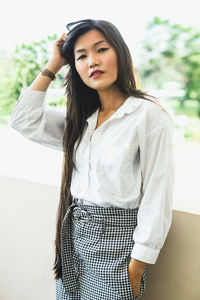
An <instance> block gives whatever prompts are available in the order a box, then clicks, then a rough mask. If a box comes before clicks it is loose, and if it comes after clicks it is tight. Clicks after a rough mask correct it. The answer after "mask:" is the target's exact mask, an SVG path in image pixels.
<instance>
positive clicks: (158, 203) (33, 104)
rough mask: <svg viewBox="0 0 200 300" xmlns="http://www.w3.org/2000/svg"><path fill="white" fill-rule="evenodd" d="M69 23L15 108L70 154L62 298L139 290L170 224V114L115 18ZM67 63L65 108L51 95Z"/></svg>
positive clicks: (25, 127) (61, 227)
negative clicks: (139, 74) (140, 71)
mask: <svg viewBox="0 0 200 300" xmlns="http://www.w3.org/2000/svg"><path fill="white" fill-rule="evenodd" d="M67 28H68V30H69V32H68V34H65V33H64V34H63V35H62V36H61V37H60V38H59V39H58V40H57V41H56V42H55V44H54V51H53V54H52V57H51V58H50V60H49V62H48V63H47V65H46V66H45V68H44V70H43V71H42V72H41V73H40V74H39V75H38V77H37V78H36V79H35V80H34V82H33V83H32V84H31V86H30V87H29V88H24V89H23V90H22V92H21V95H20V97H19V100H18V102H17V103H16V105H15V107H14V109H13V112H12V114H11V117H10V125H11V126H12V127H13V128H15V129H16V130H17V131H19V132H20V133H21V134H23V135H24V136H25V137H26V138H28V139H30V140H32V141H35V142H37V143H40V144H42V145H44V146H48V147H51V148H54V149H58V150H61V151H63V153H64V159H63V172H62V183H61V193H60V203H59V207H58V214H57V233H56V240H55V246H56V247H55V248H56V257H55V263H54V268H53V269H54V272H55V279H56V299H57V300H66V299H82V300H95V299H96V300H97V299H98V300H101V299H105V300H108V299H112V300H114V299H123V300H125V299H139V298H140V297H141V296H142V295H143V293H144V290H145V287H146V274H147V267H148V264H155V263H156V260H157V258H158V255H159V252H160V250H161V248H162V246H163V244H164V241H165V239H166V236H167V234H168V231H169V229H170V226H171V219H172V199H173V185H174V155H173V147H172V133H173V121H172V119H171V118H170V115H169V114H168V113H167V111H166V110H165V109H164V108H163V107H162V106H161V105H160V104H159V101H157V100H156V99H155V98H154V97H152V96H150V95H148V94H147V93H145V92H143V91H142V90H140V89H139V88H138V86H137V82H136V74H135V71H134V67H133V63H132V58H131V55H130V52H129V50H128V47H127V45H126V43H125V42H124V40H123V38H122V36H121V34H120V33H119V31H118V29H117V28H116V27H115V26H114V25H113V24H111V23H110V22H108V21H104V20H92V19H87V20H81V21H79V22H74V23H70V24H68V25H67ZM66 65H67V67H68V70H67V75H66V83H65V85H66V95H67V103H66V108H67V109H66V114H64V113H62V112H59V111H55V110H53V109H51V108H50V107H49V106H47V105H45V95H46V91H47V89H48V87H49V85H50V83H51V81H52V79H55V74H56V73H57V72H58V71H59V70H60V69H61V68H62V67H63V66H66Z"/></svg>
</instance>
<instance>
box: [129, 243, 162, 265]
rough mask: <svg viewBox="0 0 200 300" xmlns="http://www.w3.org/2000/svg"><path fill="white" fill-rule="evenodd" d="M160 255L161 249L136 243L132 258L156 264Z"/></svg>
mask: <svg viewBox="0 0 200 300" xmlns="http://www.w3.org/2000/svg"><path fill="white" fill-rule="evenodd" d="M159 253H160V250H159V249H155V248H150V247H147V246H145V245H141V244H137V243H135V244H134V247H133V250H132V252H131V257H132V258H135V259H137V260H140V261H143V262H146V263H148V264H155V262H156V260H157V258H158V255H159Z"/></svg>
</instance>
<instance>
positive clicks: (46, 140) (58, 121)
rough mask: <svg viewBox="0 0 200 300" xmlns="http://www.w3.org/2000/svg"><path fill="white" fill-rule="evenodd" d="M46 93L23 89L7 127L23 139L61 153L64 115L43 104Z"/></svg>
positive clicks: (64, 122) (64, 123)
mask: <svg viewBox="0 0 200 300" xmlns="http://www.w3.org/2000/svg"><path fill="white" fill-rule="evenodd" d="M45 96H46V92H42V91H35V90H31V89H29V88H23V89H22V91H21V94H20V97H19V99H18V101H17V103H16V104H15V105H14V108H13V110H12V113H11V115H10V118H9V122H8V124H9V126H11V127H12V128H14V129H15V130H17V131H18V132H19V133H21V134H22V135H23V136H24V137H25V138H27V139H30V140H31V141H33V142H36V143H39V144H41V145H44V146H47V147H49V148H52V149H55V150H59V151H63V145H62V140H63V135H64V129H65V125H66V121H65V113H64V112H61V111H56V110H54V109H52V108H51V107H50V106H49V105H47V104H46V103H45Z"/></svg>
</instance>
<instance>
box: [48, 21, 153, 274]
mask: <svg viewBox="0 0 200 300" xmlns="http://www.w3.org/2000/svg"><path fill="white" fill-rule="evenodd" d="M92 29H96V30H99V32H101V33H102V34H103V35H104V36H105V37H106V39H107V40H108V41H109V43H110V44H111V45H112V46H113V47H114V48H115V50H116V53H117V64H118V74H117V80H116V85H117V87H118V89H119V91H120V92H122V93H123V94H126V95H128V96H133V100H132V101H134V97H136V98H142V99H146V100H149V101H153V102H157V100H156V98H155V97H153V96H151V95H149V94H147V93H146V92H144V91H142V90H140V89H139V88H138V84H137V74H136V71H135V69H134V66H133V62H132V57H131V54H130V51H129V49H128V47H127V45H126V43H125V41H124V39H123V37H122V36H121V34H120V32H119V30H118V29H117V28H116V27H115V26H114V25H113V24H112V23H110V22H108V21H105V20H93V19H89V20H88V19H87V21H85V22H81V23H80V24H79V25H77V26H75V27H74V28H73V29H72V30H71V31H70V32H69V33H68V35H67V39H66V42H65V43H64V45H63V47H62V49H61V53H62V56H63V57H65V58H66V60H67V62H68V72H67V75H66V78H65V86H66V96H67V102H66V108H67V109H66V128H65V132H64V137H63V149H64V155H63V165H62V181H61V189H60V202H59V206H58V211H57V228H56V239H55V262H54V267H53V270H54V273H55V277H54V278H55V279H56V280H57V279H59V278H60V277H61V276H62V266H61V226H62V221H63V218H64V216H65V214H66V211H67V208H68V207H69V206H70V205H71V203H72V195H71V192H70V185H71V177H72V171H73V169H74V168H76V166H75V163H74V161H73V153H74V148H75V147H74V145H75V143H76V142H77V147H78V145H79V143H80V141H81V138H82V135H83V131H84V127H85V125H86V119H87V118H88V117H89V116H91V115H92V114H93V113H94V112H95V111H96V110H97V109H98V108H99V107H100V104H101V103H100V99H99V96H98V93H97V91H96V90H94V89H92V88H90V87H88V86H87V85H85V83H84V82H83V81H82V79H81V78H80V76H79V74H78V72H77V70H76V68H75V58H74V44H75V42H76V40H77V39H78V38H79V37H80V36H81V35H83V34H84V33H86V32H88V31H90V30H92ZM153 99H154V100H153ZM77 147H76V149H77Z"/></svg>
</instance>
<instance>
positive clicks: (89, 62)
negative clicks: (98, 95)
mask: <svg viewBox="0 0 200 300" xmlns="http://www.w3.org/2000/svg"><path fill="white" fill-rule="evenodd" d="M100 41H101V42H100ZM102 41H103V42H102ZM97 42H99V43H98V44H96V43H97ZM95 44H96V45H95ZM80 49H84V50H81V51H80ZM74 57H75V67H76V70H77V72H78V74H79V75H80V77H81V79H82V81H83V82H84V83H85V84H86V85H87V86H88V87H90V88H92V89H95V90H97V91H103V90H107V89H108V88H109V87H110V86H111V85H113V83H114V82H115V81H116V79H117V54H116V50H115V48H114V47H113V46H112V45H111V44H110V43H109V42H108V40H106V38H105V36H104V35H103V34H102V33H101V32H99V31H98V30H96V29H92V30H90V31H88V32H86V33H85V34H83V35H81V36H80V37H79V38H78V39H77V40H76V43H75V45H74ZM94 70H100V71H103V72H104V73H103V74H102V75H101V76H99V77H90V75H91V72H92V71H94Z"/></svg>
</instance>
